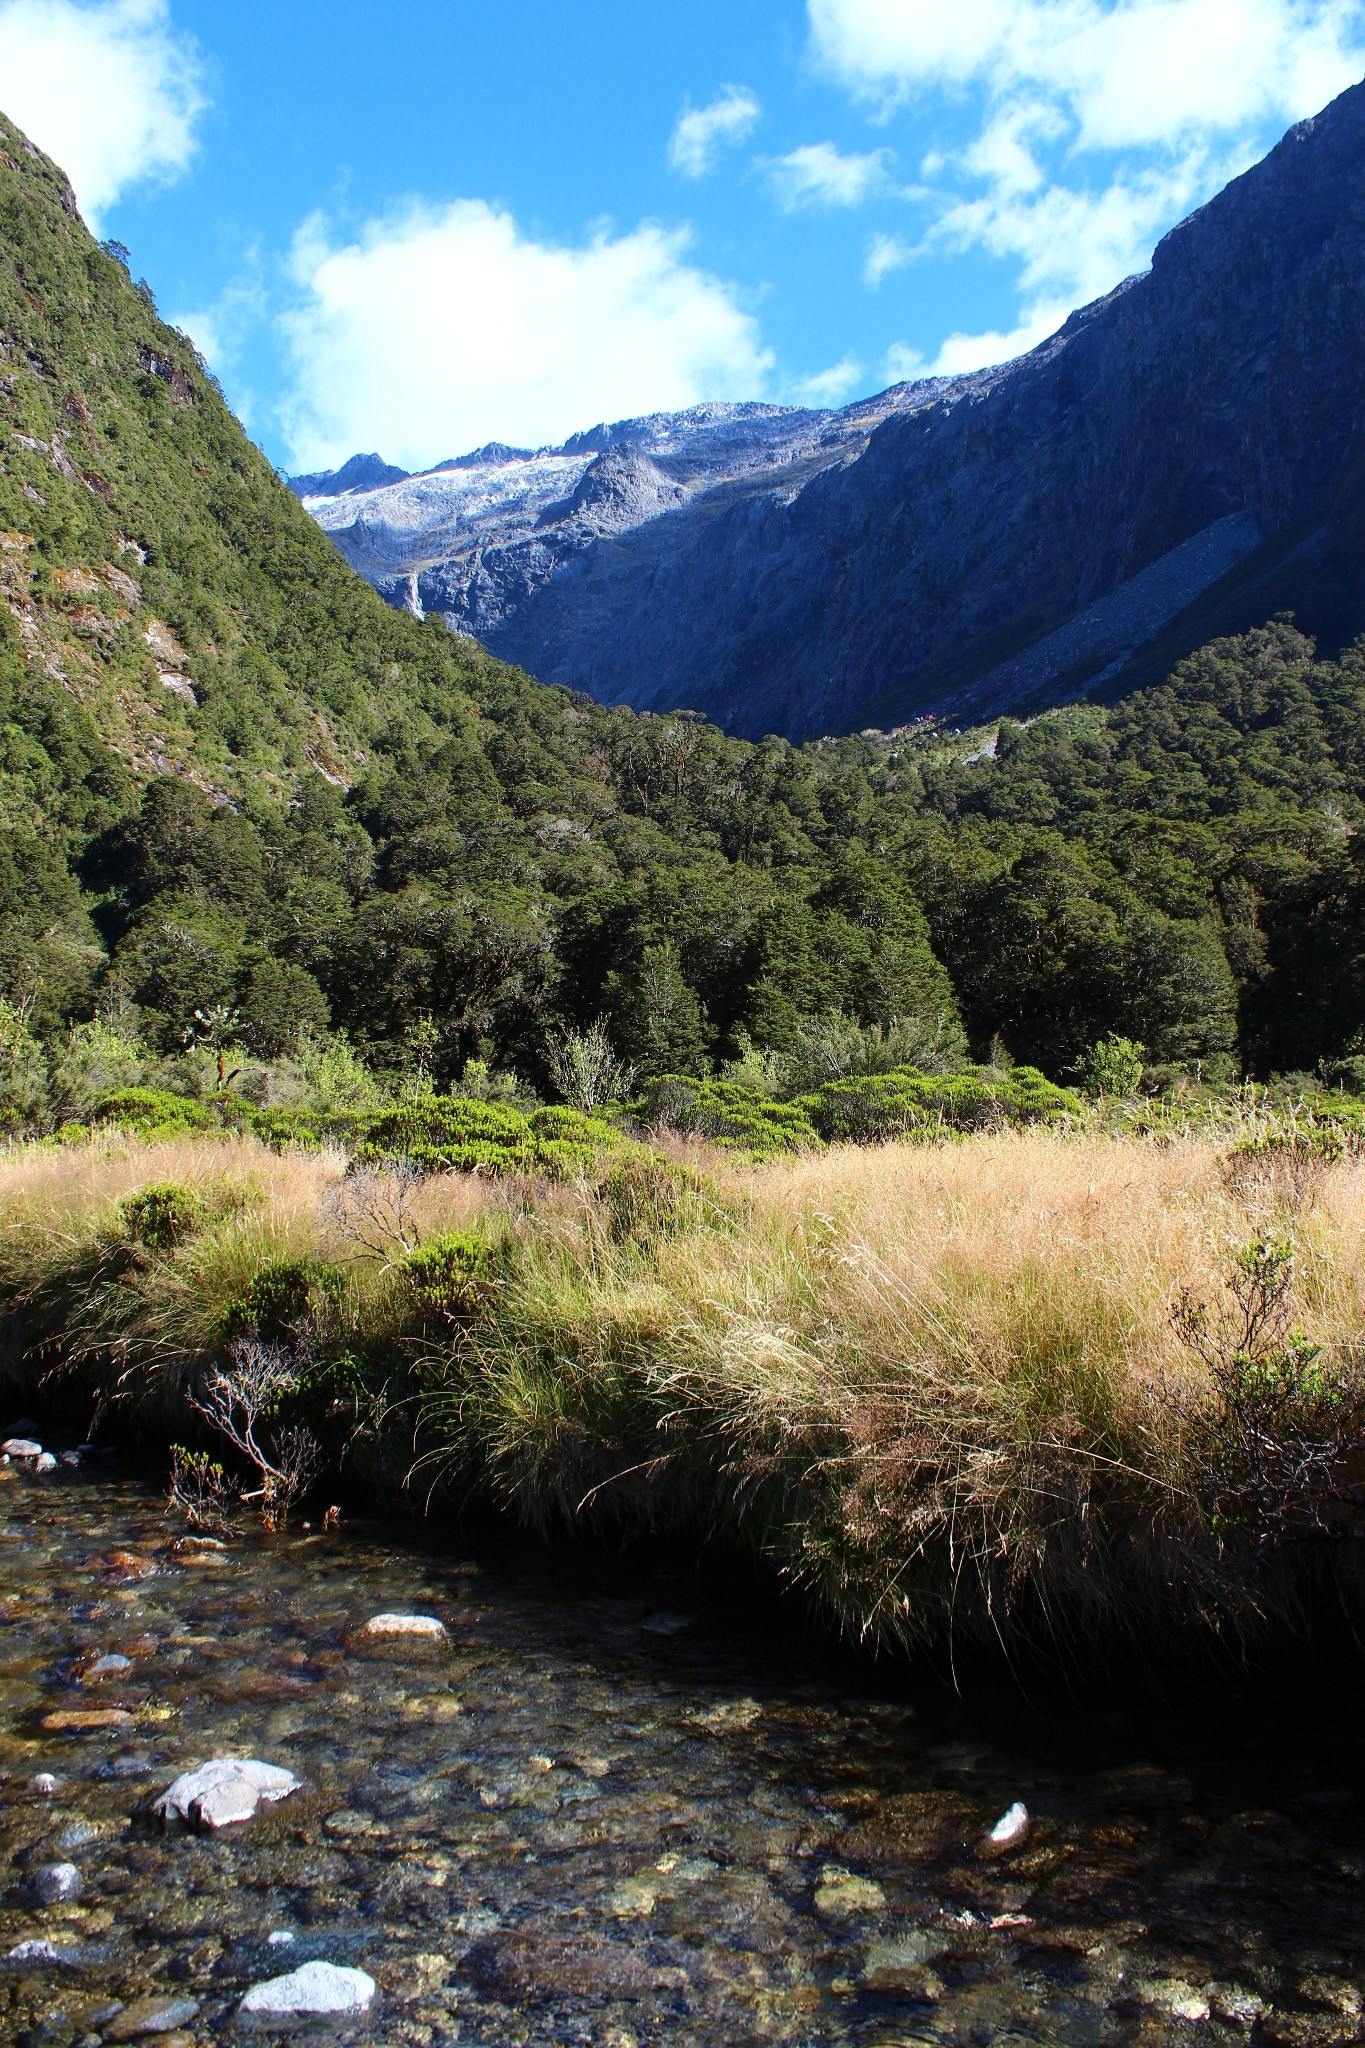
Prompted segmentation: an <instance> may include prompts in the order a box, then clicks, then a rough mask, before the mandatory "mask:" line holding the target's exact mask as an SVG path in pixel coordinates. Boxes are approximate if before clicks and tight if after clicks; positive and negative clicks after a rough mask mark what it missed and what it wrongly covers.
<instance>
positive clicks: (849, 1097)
mask: <svg viewBox="0 0 1365 2048" xmlns="http://www.w3.org/2000/svg"><path fill="white" fill-rule="evenodd" d="M798 1106H799V1107H800V1108H802V1109H803V1110H804V1111H805V1113H806V1115H807V1116H808V1117H809V1119H810V1122H811V1124H812V1126H813V1127H814V1129H815V1130H816V1131H818V1132H819V1134H820V1136H821V1137H822V1138H827V1139H828V1140H830V1142H831V1143H843V1144H854V1145H875V1144H882V1143H885V1142H886V1141H887V1140H888V1139H892V1138H905V1137H911V1136H914V1135H917V1134H922V1135H925V1136H930V1135H932V1134H933V1133H935V1132H938V1131H945V1130H948V1131H982V1130H992V1129H995V1128H997V1127H999V1126H1001V1125H1005V1124H1040V1123H1056V1122H1058V1121H1060V1120H1062V1119H1064V1118H1066V1117H1069V1116H1075V1115H1080V1114H1081V1112H1082V1105H1081V1102H1080V1099H1079V1097H1077V1096H1076V1095H1074V1094H1073V1093H1072V1092H1071V1090H1070V1089H1068V1088H1059V1087H1057V1086H1056V1085H1055V1083H1053V1082H1051V1081H1049V1080H1047V1079H1046V1078H1045V1077H1044V1076H1043V1075H1042V1074H1040V1073H1039V1072H1038V1069H1037V1068H1036V1067H1013V1068H1011V1069H1010V1071H1009V1073H1007V1074H1003V1075H999V1074H997V1075H993V1076H992V1077H991V1078H987V1077H986V1075H985V1073H984V1072H983V1070H982V1069H980V1068H975V1069H972V1070H969V1071H967V1072H964V1073H960V1074H920V1073H916V1072H915V1071H914V1069H913V1068H907V1069H905V1070H903V1071H901V1072H899V1073H895V1074H874V1075H867V1076H865V1077H862V1078H860V1079H851V1080H847V1081H828V1082H826V1084H825V1086H824V1087H823V1088H820V1089H817V1090H816V1092H815V1093H814V1094H813V1095H807V1096H805V1097H804V1098H803V1099H802V1101H801V1103H800V1104H799V1105H798Z"/></svg>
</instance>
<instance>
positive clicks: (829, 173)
mask: <svg viewBox="0 0 1365 2048" xmlns="http://www.w3.org/2000/svg"><path fill="white" fill-rule="evenodd" d="M889 159H890V152H889V151H887V150H885V149H874V150H871V151H869V152H868V153H867V154H866V155H860V154H858V152H857V151H850V152H849V153H848V154H844V153H842V152H841V151H839V150H837V149H836V148H835V146H834V144H833V143H832V142H808V143H806V144H805V145H804V146H803V147H802V148H801V149H794V150H792V152H791V153H790V155H789V156H779V157H769V158H768V159H767V161H766V162H765V164H764V166H763V168H764V170H765V171H766V172H767V174H768V177H769V179H770V181H771V183H772V188H773V191H774V193H775V194H776V196H777V201H778V204H779V205H780V206H781V207H782V208H783V209H784V210H785V211H786V212H787V213H794V212H796V210H797V208H798V207H802V206H862V205H864V204H865V202H866V201H867V200H869V199H871V198H872V197H873V196H874V195H875V194H876V193H878V192H880V191H882V190H883V188H884V187H885V185H886V176H887V165H888V162H889Z"/></svg>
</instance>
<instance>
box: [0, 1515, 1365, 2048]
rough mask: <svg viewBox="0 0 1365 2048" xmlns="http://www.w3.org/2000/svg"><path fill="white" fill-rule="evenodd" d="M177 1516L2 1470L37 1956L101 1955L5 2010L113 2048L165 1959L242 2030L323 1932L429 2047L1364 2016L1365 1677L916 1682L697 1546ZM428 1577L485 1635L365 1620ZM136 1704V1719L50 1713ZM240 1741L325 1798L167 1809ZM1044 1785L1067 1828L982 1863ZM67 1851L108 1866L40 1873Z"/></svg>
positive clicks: (1289, 2029) (1044, 1818) (22, 1830)
mask: <svg viewBox="0 0 1365 2048" xmlns="http://www.w3.org/2000/svg"><path fill="white" fill-rule="evenodd" d="M168 1533H169V1532H168V1530H167V1528H166V1526H165V1525H164V1523H163V1522H162V1521H161V1519H160V1505H159V1502H158V1501H157V1500H156V1499H155V1498H153V1497H152V1496H151V1495H150V1494H148V1493H147V1492H146V1490H145V1489H143V1488H142V1487H140V1486H139V1485H138V1484H137V1483H135V1482H132V1481H126V1482H125V1481H120V1480H112V1481H111V1480H88V1479H85V1478H84V1477H77V1478H72V1479H62V1480H52V1481H41V1480H30V1479H26V1478H11V1479H10V1480H8V1482H7V1483H6V1484H4V1486H3V1487H0V1771H3V1773H4V1778H3V1782H0V1830H2V1831H3V1850H2V1852H0V1853H2V1854H3V1859H4V1869H5V1885H4V1890H3V1893H2V1894H0V1954H3V1953H4V1952H6V1951H8V1950H9V1949H10V1948H11V1947H12V1946H13V1945H15V1944H16V1943H19V1942H21V1941H24V1940H30V1939H35V1938H39V1939H47V1940H49V1941H52V1942H53V1943H54V1944H56V1945H57V1946H59V1947H64V1948H69V1949H71V1950H73V1951H74V1953H75V1956H76V1958H77V1966H75V1967H64V1968H51V1967H47V1968H34V1967H33V1966H31V1965H19V1966H9V1967H7V1968H5V1969H3V1970H0V2040H3V2041H5V2042H11V2041H13V2042H22V2041H24V2040H31V2041H32V2042H33V2043H34V2044H35V2048H69V2044H73V2043H77V2042H87V2043H89V2044H90V2048H94V2044H95V2043H96V2042H97V2041H100V2040H102V2039H109V2040H113V2039H116V2038H117V2037H118V2035H119V2031H120V2016H119V2014H118V2013H117V2012H116V2011H115V2010H114V2006H115V2002H116V2001H118V2002H121V2003H122V2005H123V2007H124V2009H125V2013H126V2011H127V2009H128V2008H129V2007H130V2006H132V2005H133V2003H134V2002H135V2001H136V2000H138V1999H140V1998H143V1997H145V1996H147V1995H148V1994H153V1995H156V1996H158V1997H163V1998H171V1999H179V2000H192V2001H197V2002H198V2009H197V2011H195V2012H194V2013H193V2015H192V2016H191V2017H189V2018H188V2021H187V2026H186V2028H185V2029H182V2031H181V2032H179V2033H172V2034H170V2035H167V2034H165V2033H163V2034H161V2035H160V2036H159V2037H158V2036H148V2037H146V2038H148V2039H150V2040H153V2041H155V2040H156V2039H160V2041H161V2042H163V2043H167V2042H169V2043H171V2044H173V2048H188V2042H189V2041H191V2040H193V2041H195V2042H198V2043H207V2042H215V2041H228V2040H235V2039H238V2038H240V2035H239V2029H238V2023H237V2020H236V2016H235V2015H236V2006H237V2002H238V2001H239V1999H240V1998H241V1995H242V1993H243V1992H244V1991H245V1990H246V1989H247V1988H248V1987H249V1986H250V1985H251V1984H252V1983H254V1982H257V1981H259V1980H260V1979H262V1978H264V1977H269V1976H275V1975H278V1974H280V1973H281V1972H282V1971H284V1970H288V1969H292V1968H294V1967H296V1966H297V1965H298V1963H299V1962H301V1961H303V1960H305V1959H306V1958H308V1957H312V1956H317V1957H322V1958H325V1959H327V1960H330V1961H333V1962H336V1963H343V1964H352V1965H358V1966H360V1967H362V1968H364V1969H365V1970H367V1971H368V1972H369V1973H370V1974H371V1975H372V1976H373V1977H374V1978H376V1979H377V1981H378V1983H379V1985H380V1992H381V1996H380V2001H379V2003H378V2005H377V2006H376V2008H375V2010H374V2012H373V2013H372V2015H371V2017H370V2018H369V2020H368V2021H367V2022H366V2023H365V2024H364V2026H362V2027H360V2028H358V2029H353V2030H352V2031H353V2033H354V2036H355V2038H356V2039H357V2040H363V2041H366V2042H373V2043H376V2044H377V2043H387V2044H392V2048H397V2044H413V2048H429V2044H433V2048H439V2044H444V2043H454V2042H459V2043H461V2044H477V2043H512V2042H517V2043H547V2042H561V2041H563V2042H580V2043H585V2044H586V2043H591V2044H602V2048H631V2044H640V2048H644V2044H645V2043H649V2042H655V2041H658V2042H660V2043H668V2044H683V2043H705V2044H707V2048H731V2044H736V2043H742V2042H749V2041H754V2042H772V2043H779V2044H780V2043H793V2044H805V2043H810V2044H814V2043H825V2042H847V2043H856V2044H859V2048H862V2044H866V2048H874V2044H876V2048H892V2044H905V2043H911V2042H929V2041H932V2042H945V2043H963V2044H968V2043H971V2044H978V2043H979V2044H986V2043H1004V2044H1023V2043H1025V2042H1058V2043H1063V2042H1064V2043H1074V2044H1077V2048H1089V2044H1108V2043H1123V2044H1139V2043H1142V2044H1150V2043H1158V2042H1161V2043H1164V2042H1185V2041H1188V2042H1191V2043H1195V2042H1237V2041H1265V2042H1292V2043H1305V2044H1315V2048H1317V2044H1329V2043H1333V2042H1344V2041H1352V2040H1356V2039H1357V2038H1359V2037H1360V2036H1361V2034H1362V2032H1365V2027H1363V2026H1362V2023H1361V2022H1360V2021H1359V2019H1358V2017H1357V2016H1358V2015H1359V2014H1360V2013H1361V2012H1362V2010H1365V1715H1362V1714H1361V1713H1360V1712H1358V1711H1357V1709H1356V1701H1358V1699H1359V1687H1358V1682H1357V1681H1352V1682H1351V1684H1350V1687H1349V1688H1348V1691H1349V1693H1350V1694H1351V1695H1353V1697H1352V1696H1348V1697H1347V1698H1346V1699H1345V1701H1344V1707H1343V1711H1342V1712H1341V1714H1340V1717H1339V1719H1338V1721H1337V1722H1336V1724H1335V1725H1333V1726H1331V1727H1328V1726H1326V1725H1324V1723H1323V1721H1322V1719H1321V1716H1320V1714H1319V1713H1318V1711H1317V1710H1316V1709H1314V1708H1312V1707H1311V1706H1310V1705H1309V1704H1307V1703H1306V1702H1305V1703H1303V1704H1302V1705H1296V1704H1295V1703H1294V1702H1292V1701H1291V1702H1290V1703H1289V1705H1288V1706H1285V1705H1284V1703H1283V1702H1282V1701H1281V1702H1279V1703H1277V1704H1276V1705H1275V1706H1274V1708H1273V1709H1272V1707H1271V1706H1270V1705H1268V1704H1267V1703H1266V1702H1265V1701H1263V1700H1261V1699H1259V1698H1258V1696H1257V1694H1256V1693H1255V1691H1254V1689H1252V1688H1250V1687H1249V1686H1248V1687H1244V1688H1243V1689H1242V1691H1241V1692H1240V1693H1239V1694H1236V1695H1234V1694H1233V1693H1231V1692H1224V1693H1222V1694H1220V1693H1219V1692H1218V1691H1217V1689H1213V1688H1211V1690H1210V1692H1209V1693H1208V1695H1207V1696H1206V1698H1205V1699H1204V1701H1203V1702H1202V1703H1200V1702H1194V1703H1193V1704H1192V1703H1191V1702H1188V1701H1187V1702H1185V1703H1183V1704H1182V1705H1181V1706H1180V1707H1179V1708H1178V1709H1177V1708H1175V1707H1173V1706H1168V1707H1167V1708H1165V1709H1161V1708H1156V1707H1154V1706H1153V1705H1152V1704H1151V1703H1150V1702H1144V1701H1140V1700H1137V1699H1133V1700H1131V1701H1125V1699H1124V1698H1123V1697H1122V1687H1121V1686H1118V1685H1116V1686H1115V1687H1113V1688H1111V1690H1110V1692H1109V1693H1108V1695H1107V1696H1106V1698H1105V1702H1104V1704H1103V1705H1102V1706H1100V1707H1096V1706H1095V1705H1093V1704H1081V1703H1077V1702H1074V1701H1073V1702H1071V1703H1069V1704H1065V1705H1063V1706H1060V1707H1059V1706H1058V1705H1057V1704H1056V1703H1055V1702H1043V1701H1040V1700H1037V1699H1035V1700H1034V1701H1033V1702H1032V1703H1029V1702H1028V1701H1026V1700H1024V1699H1023V1698H1022V1697H1021V1695H1020V1694H1019V1693H1018V1692H1016V1691H1014V1690H1012V1689H1011V1688H1010V1687H1009V1686H1008V1685H1006V1684H1005V1683H1004V1682H1003V1681H1002V1682H1000V1683H998V1684H996V1685H994V1686H988V1687H986V1688H984V1689H981V1690H978V1691H976V1692H975V1693H973V1694H972V1695H971V1696H970V1697H968V1698H967V1699H965V1700H959V1699H955V1698H953V1697H952V1696H950V1695H948V1694H947V1693H945V1692H944V1691H942V1690H940V1689H935V1688H933V1687H931V1686H929V1685H927V1684H917V1683H915V1682H912V1681H910V1680H908V1679H907V1680H905V1681H904V1687H903V1690H902V1692H901V1693H900V1694H899V1695H897V1693H896V1692H895V1690H894V1683H895V1682H894V1681H892V1682H890V1687H889V1684H888V1681H887V1680H886V1678H885V1677H884V1675H878V1676H876V1677H873V1676H870V1675H869V1674H868V1673H866V1672H865V1671H859V1669H858V1668H857V1667H853V1666H847V1667H840V1666H839V1665H838V1664H837V1663H835V1662H832V1661H831V1660H828V1659H822V1658H821V1656H820V1655H819V1653H818V1652H816V1651H814V1650H812V1649H811V1648H810V1646H809V1645H803V1644H801V1643H800V1642H799V1641H796V1640H794V1638H793V1637H792V1636H791V1635H790V1634H787V1635H785V1636H783V1635H780V1634H778V1633H776V1632H769V1633H767V1634H765V1631H764V1629H763V1628H761V1627H756V1626H755V1625H754V1624H753V1622H752V1621H748V1622H746V1621H745V1620H744V1619H743V1617H742V1614H741V1613H740V1612H738V1611H736V1610H734V1609H730V1608H727V1606H726V1605H725V1603H724V1602H723V1600H721V1599H719V1598H718V1597H717V1595H716V1593H715V1590H714V1588H711V1589H708V1588H707V1587H704V1586H702V1585H700V1584H697V1583H694V1582H692V1581H690V1580H688V1579H687V1578H685V1577H668V1578H653V1577H650V1576H649V1575H648V1573H647V1572H641V1571H629V1570H625V1569H620V1568H616V1567H613V1566H612V1565H610V1564H609V1563H601V1564H598V1563H594V1562H592V1561H584V1560H583V1559H564V1558H560V1559H554V1558H551V1557H546V1556H545V1555H544V1554H543V1553H535V1552H531V1551H528V1550H525V1549H515V1550H510V1551H502V1552H500V1551H499V1549H498V1548H496V1547H490V1546H489V1545H488V1544H487V1543H484V1544H483V1545H481V1547H480V1548H479V1549H478V1550H477V1552H475V1551H469V1552H454V1553H450V1554H440V1553H434V1552H432V1551H431V1550H429V1549H422V1548H420V1547H417V1544H418V1539H417V1538H416V1537H414V1536H413V1535H412V1533H411V1532H409V1531H406V1530H394V1529H392V1528H388V1527H383V1526H373V1527H364V1526H359V1525H356V1524H354V1523H353V1524H351V1525H348V1526H347V1527H346V1528H345V1529H344V1530H343V1531H342V1532H341V1534H340V1535H339V1536H337V1537H326V1538H324V1537H312V1536H307V1535H304V1534H303V1533H302V1532H300V1533H299V1534H297V1535H294V1536H291V1537H290V1538H288V1539H285V1540H283V1541H276V1542H273V1543H265V1542H263V1541H260V1540H257V1539H255V1538H250V1539H245V1540H241V1541H238V1542H236V1543H234V1544H233V1546H232V1547H231V1551H230V1554H229V1555H228V1557H227V1558H226V1559H225V1560H224V1561H222V1562H220V1563H219V1564H217V1565H212V1564H191V1563H189V1562H187V1561H185V1559H184V1557H183V1556H180V1557H177V1555H176V1554H175V1552H174V1551H173V1550H172V1549H171V1548H170V1547H169V1545H168ZM395 1609H397V1610H401V1611H408V1612H423V1613H430V1614H435V1615H438V1616H440V1617H441V1618H442V1619H444V1620H445V1621H446V1622H447V1623H448V1625H449V1628H450V1631H451V1636H452V1640H453V1645H454V1647H453V1650H452V1652H451V1654H449V1655H448V1656H444V1657H436V1656H432V1655H431V1654H430V1653H423V1652H421V1651H420V1650H419V1649H417V1648H416V1647H414V1646H413V1645H411V1644H409V1645H408V1647H407V1648H406V1649H405V1650H404V1649H393V1650H390V1651H388V1652H386V1653H384V1654H383V1655H378V1656H377V1655H374V1654H372V1653H366V1652H364V1651H362V1650H360V1649H358V1648H357V1647H356V1646H355V1645H354V1643H353V1642H352V1641H351V1639H350V1631H352V1630H353V1629H354V1628H356V1627H357V1626H358V1625H360V1624H363V1623H364V1622H365V1621H366V1620H367V1619H368V1618H369V1617H370V1616H371V1615H373V1614H375V1613H378V1612H381V1611H385V1610H389V1611H392V1610H395ZM111 1651H112V1652H117V1653H119V1654H122V1655H126V1656H128V1657H129V1659H130V1665H129V1668H128V1669H127V1670H126V1671H116V1672H115V1673H114V1674H113V1675H111V1676H110V1677H108V1678H106V1679H104V1680H102V1681H101V1680H95V1679H91V1678H90V1677H89V1675H88V1665H89V1662H90V1660H91V1658H92V1655H94V1654H101V1653H108V1652H111ZM109 1707H118V1708H123V1709H125V1710H127V1711H128V1712H129V1713H131V1714H132V1715H133V1717H134V1719H133V1721H132V1722H131V1723H130V1724H124V1725H121V1726H118V1727H115V1728H109V1729H102V1730H97V1731H94V1732H89V1733H84V1734H74V1733H57V1732H51V1731H48V1730H44V1729H43V1728H42V1726H41V1721H42V1718H43V1716H45V1715H48V1714H51V1713H54V1712H62V1711H66V1710H74V1711H81V1710H87V1709H91V1710H98V1709H104V1708H109ZM222 1752H227V1753H229V1754H233V1753H235V1754H239V1755H248V1756H256V1757H260V1758H264V1759H266V1760H267V1761H270V1762H274V1763H280V1764H285V1765H288V1766H289V1767H290V1768H292V1769H293V1770H294V1771H295V1772H296V1773H297V1774H298V1775H299V1776H300V1777H301V1778H303V1779H304V1780H305V1781H306V1789H305V1790H304V1791H303V1792H301V1793H299V1794H297V1795H296V1796H295V1798H293V1799H292V1800H290V1801H288V1802H286V1803H285V1804H284V1805H282V1806H280V1807H278V1808H276V1809H274V1810H273V1811H272V1812H269V1813H265V1812H263V1813H262V1814H261V1815H260V1816H259V1817H258V1818H257V1819H256V1820H254V1821H252V1822H250V1823H248V1824H247V1825H245V1826H242V1827H239V1828H234V1829H231V1830H229V1831H228V1832H227V1833H226V1834H224V1835H220V1836H218V1837H214V1838H211V1839H201V1838H198V1837H194V1836H190V1835H184V1834H180V1835H172V1836H160V1835H155V1834H151V1833H149V1832H147V1831H146V1829H145V1827H143V1826H142V1825H140V1824H138V1823H135V1822H134V1821H132V1819H131V1816H132V1815H133V1812H134V1809H135V1808H136V1806H137V1805H138V1803H139V1801H140V1800H141V1799H142V1798H143V1797H144V1796H145V1795H146V1794H147V1793H149V1792H152V1791H159V1790H160V1789H162V1788H163V1787H164V1786H165V1785H166V1784H167V1783H168V1782H169V1781H170V1779H171V1778H172V1777H173V1776H175V1775H176V1774H177V1773H178V1772H179V1771H181V1770H184V1769H187V1768H189V1767H191V1766H192V1765H195V1764H197V1763H200V1762H202V1761H204V1760H206V1759H207V1758H208V1757H210V1756H212V1755H214V1754H218V1753H222ZM40 1771H51V1772H53V1773H56V1774H58V1775H59V1776H60V1777H61V1778H62V1779H63V1780H64V1783H63V1784H62V1786H61V1788H60V1789H59V1791H58V1792H57V1793H56V1794H55V1795H53V1796H51V1797H47V1798H43V1797H40V1796H36V1795H35V1794H33V1793H32V1792H31V1791H30V1790H29V1789H28V1780H29V1778H30V1777H31V1776H32V1775H33V1774H34V1773H37V1772H40ZM1015 1799H1024V1800H1026V1801H1027V1803H1028V1805H1029V1807H1030V1808H1031V1810H1032V1811H1033V1813H1034V1814H1035V1816H1036V1825H1035V1832H1034V1836H1033V1839H1032V1841H1031V1843H1030V1844H1029V1846H1028V1847H1027V1849H1026V1850H1025V1851H1024V1852H1023V1853H1022V1854H1019V1855H1017V1856H1015V1857H1013V1858H1011V1859H1009V1860H1008V1861H1006V1862H1003V1863H995V1864H983V1863H981V1862H980V1861H978V1860H977V1859H976V1858H975V1857H974V1855H973V1854H972V1851H971V1845H972V1844H973V1843H974V1842H975V1841H976V1840H977V1838H978V1837H979V1836H980V1834H981V1832H982V1830H983V1829H984V1828H985V1827H987V1826H989V1825H990V1823H991V1822H993V1821H994V1820H995V1819H996V1818H997V1817H998V1816H999V1815H1000V1814H1001V1813H1002V1812H1003V1810H1004V1809H1005V1807H1007V1806H1008V1805H1009V1804H1010V1803H1011V1802H1012V1801H1013V1800H1015ZM57 1861H71V1862H73V1863H75V1864H76V1865H77V1866H78V1867H79V1868H80V1870H81V1872H82V1874H83V1879H84V1890H83V1892H82V1895H81V1897H80V1898H79V1900H77V1901H76V1902H74V1903H69V1904H66V1905H55V1906H47V1907H44V1906H39V1905H37V1904H36V1903H35V1901H34V1898H33V1893H32V1872H33V1870H34V1869H35V1868H36V1867H37V1866H39V1865H43V1864H50V1863H53V1862H57ZM272 1933H275V1934H277V1935H278V1934H281V1933H285V1934H292V1935H293V1936H294V1940H293V1942H292V1943H281V1942H278V1941H277V1942H276V1943H275V1944H274V1945H273V1946H272V1945H271V1944H270V1942H269V1936H270V1935H271V1934H272Z"/></svg>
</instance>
